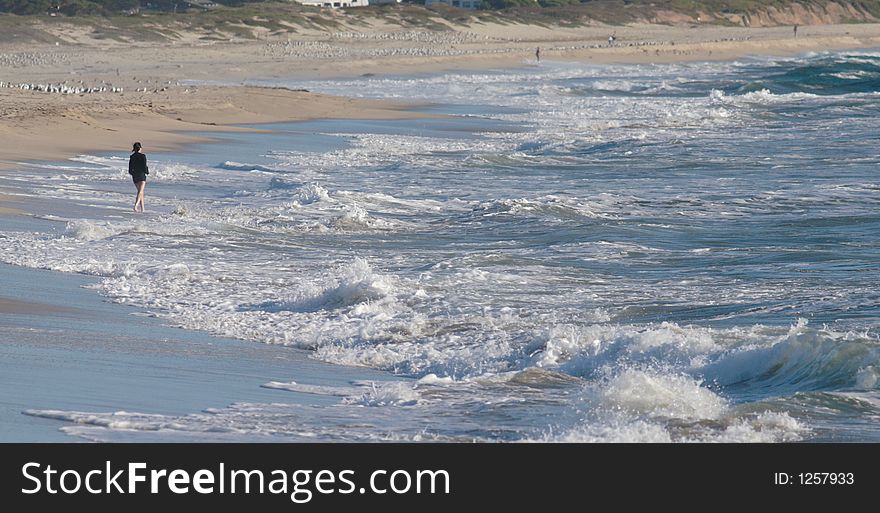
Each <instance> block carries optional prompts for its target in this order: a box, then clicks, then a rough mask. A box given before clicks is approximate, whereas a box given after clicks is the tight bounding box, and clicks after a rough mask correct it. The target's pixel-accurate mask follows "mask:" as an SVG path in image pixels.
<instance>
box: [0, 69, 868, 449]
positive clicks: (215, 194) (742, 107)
mask: <svg viewBox="0 0 880 513" xmlns="http://www.w3.org/2000/svg"><path fill="white" fill-rule="evenodd" d="M271 85H283V86H287V87H291V88H307V89H309V90H312V91H318V92H326V93H331V94H347V95H351V94H355V95H360V96H366V97H378V98H398V99H406V100H410V101H412V100H415V101H424V102H427V103H430V104H431V106H430V107H428V108H426V111H429V112H431V113H446V114H451V115H452V117H450V118H444V119H421V120H408V121H315V122H308V123H297V124H286V125H279V126H278V127H277V131H276V132H275V133H274V134H271V135H265V134H250V135H242V136H238V135H236V136H235V138H234V139H233V138H232V137H233V136H229V137H230V139H229V140H228V141H226V142H224V143H222V144H216V145H210V146H205V147H202V148H197V149H194V150H193V151H191V152H188V153H186V154H179V155H150V162H151V169H152V170H153V175H151V176H152V177H153V180H151V183H150V185H148V205H147V206H148V209H149V210H151V213H150V214H148V215H147V216H133V215H131V214H129V213H128V212H127V210H128V209H129V203H130V202H131V200H132V198H131V196H133V194H132V191H133V188H132V187H131V186H130V183H128V182H127V181H126V175H125V170H124V167H125V162H126V161H125V156H123V155H120V156H107V155H98V156H82V157H80V158H78V159H74V160H72V161H70V162H66V163H56V164H46V165H33V166H22V168H21V169H19V170H18V171H17V172H15V173H13V174H11V175H9V176H5V177H4V179H3V180H2V183H0V185H3V186H5V187H13V188H15V189H16V190H18V191H21V193H23V194H28V195H33V196H35V197H38V198H44V199H45V198H52V199H53V200H54V199H55V198H59V199H62V198H63V203H60V204H58V203H48V204H47V205H46V212H44V214H45V217H47V218H48V219H50V220H52V221H55V222H57V229H56V230H55V231H54V232H51V233H48V234H47V233H30V232H27V231H7V232H4V233H3V234H2V235H0V237H2V239H0V241H2V245H0V246H2V247H0V259H2V260H3V261H5V262H9V263H14V264H17V265H26V266H32V267H41V268H49V269H55V270H61V271H72V272H80V273H87V274H94V275H97V276H99V277H101V281H100V283H99V284H98V285H97V286H96V288H97V289H98V291H99V292H100V293H102V294H104V295H106V296H108V297H110V298H112V299H113V300H114V301H118V302H121V303H125V304H131V305H133V306H137V307H139V308H142V309H146V310H149V311H151V312H154V313H156V314H157V315H159V316H160V317H162V318H163V319H164V320H165V321H166V322H168V323H170V324H172V325H175V326H181V327H184V328H188V329H195V330H203V331H207V332H209V333H214V334H218V335H224V336H232V337H237V338H241V339H244V340H250V341H253V342H255V343H271V344H283V345H290V346H295V347H300V348H306V349H308V350H310V351H311V352H312V353H311V354H312V356H313V357H314V358H317V359H320V360H324V361H327V362H331V363H339V364H348V365H362V366H367V367H373V368H378V369H383V370H388V371H391V372H392V373H394V374H396V375H398V376H401V377H402V378H406V379H401V381H399V382H390V383H387V382H383V383H380V384H374V383H367V382H355V383H352V384H351V386H350V387H321V386H315V384H311V383H302V382H299V381H298V380H297V375H296V368H291V369H290V380H289V381H270V380H268V379H267V382H266V384H265V385H264V386H265V387H268V388H273V389H281V390H292V391H297V392H305V393H313V394H321V395H327V396H329V397H337V398H338V401H337V403H335V404H334V405H333V406H332V407H324V408H317V409H314V408H305V407H298V406H294V405H277V404H271V405H270V404H233V405H230V407H228V408H221V409H217V410H210V411H206V412H193V413H192V414H191V415H188V416H175V417H173V418H172V419H171V420H173V422H166V423H162V424H161V425H162V426H171V425H173V426H178V428H168V427H163V428H162V429H160V430H158V431H159V432H160V433H161V434H162V435H163V436H167V437H168V438H169V439H174V438H175V437H177V436H180V433H181V432H183V431H185V432H187V433H192V432H195V433H198V432H205V433H209V432H216V431H217V430H226V431H228V432H230V433H233V434H234V435H235V436H240V437H241V439H248V440H250V439H254V438H259V437H260V436H263V435H265V434H271V435H272V436H273V437H277V436H281V437H285V436H289V437H291V438H292V439H293V438H296V439H299V438H300V437H302V436H303V434H304V433H305V434H307V435H308V436H312V437H314V438H315V439H322V440H325V439H326V440H400V439H402V440H458V441H461V440H503V441H519V440H550V441H557V440H562V441H670V440H671V441H795V440H815V441H828V440H877V439H878V434H880V430H878V428H877V425H878V424H877V422H876V421H877V419H878V416H880V393H878V390H877V381H878V377H880V343H878V313H880V310H878V306H880V294H878V276H880V275H878V267H880V245H878V242H880V239H878V235H877V234H878V229H880V214H878V206H880V199H878V198H880V181H878V178H877V169H878V164H880V152H878V150H877V147H878V146H877V134H878V133H880V131H878V128H880V122H878V115H880V101H878V100H880V56H878V55H877V54H874V53H870V52H861V53H842V54H815V55H808V56H803V57H799V58H794V59H763V60H757V59H755V60H744V61H739V62H733V63H694V64H674V65H656V66H654V65H645V66H602V67H599V66H584V65H579V64H571V63H541V65H540V66H537V67H532V68H526V69H518V70H497V71H491V72H486V73H449V74H441V75H430V76H415V77H413V76H409V77H384V78H381V77H364V78H360V79H354V80H332V81H317V82H316V81H311V82H296V81H286V82H282V83H280V84H279V83H278V82H273V83H272V84H271ZM129 189H131V190H129ZM31 414H33V415H42V414H45V413H41V412H40V411H32V412H31ZM52 415H53V418H64V419H67V420H71V421H77V422H79V423H81V424H82V427H80V428H78V429H81V430H82V433H80V434H87V435H88V436H89V437H91V438H98V439H101V438H102V437H104V438H106V439H114V436H115V434H114V430H113V429H112V428H108V427H106V424H107V423H106V422H103V423H102V422H101V421H100V420H95V419H101V412H68V413H67V414H59V413H58V412H53V413H52ZM65 415H66V416H65ZM130 420H131V422H130V423H128V425H129V426H134V428H132V429H138V426H140V424H139V423H138V422H139V420H140V419H139V418H137V417H133V418H132V419H130ZM141 428H142V429H143V430H144V431H148V430H149V431H151V436H155V435H156V429H155V424H149V425H147V424H145V425H143V426H141ZM71 432H72V433H73V434H77V433H78V431H77V429H72V430H71ZM129 436H130V433H129ZM233 438H234V437H233Z"/></svg>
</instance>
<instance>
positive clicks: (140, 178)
mask: <svg viewBox="0 0 880 513" xmlns="http://www.w3.org/2000/svg"><path fill="white" fill-rule="evenodd" d="M141 148H142V146H141V143H139V142H136V143H134V144H133V145H132V147H131V157H129V158H128V174H130V175H131V179H132V181H133V182H134V186H135V187H136V188H137V196H135V198H134V211H135V212H143V211H144V187H146V186H147V175H148V174H150V170H149V168H147V156H146V155H144V154H143V153H141ZM138 205H140V210H138Z"/></svg>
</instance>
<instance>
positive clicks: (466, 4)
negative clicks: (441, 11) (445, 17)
mask: <svg viewBox="0 0 880 513" xmlns="http://www.w3.org/2000/svg"><path fill="white" fill-rule="evenodd" d="M481 3H483V0H425V5H435V4H446V5H451V6H452V7H458V8H460V9H479V8H480V4H481Z"/></svg>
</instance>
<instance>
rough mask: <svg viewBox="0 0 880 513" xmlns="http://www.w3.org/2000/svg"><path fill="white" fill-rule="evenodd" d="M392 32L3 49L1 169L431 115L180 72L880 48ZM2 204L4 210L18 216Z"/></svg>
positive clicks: (808, 30) (827, 32)
mask: <svg viewBox="0 0 880 513" xmlns="http://www.w3.org/2000/svg"><path fill="white" fill-rule="evenodd" d="M609 33H613V34H615V35H616V37H617V40H616V41H615V43H614V45H613V46H608V44H607V41H606V40H607V36H608V34H609ZM388 34H400V33H399V31H398V32H393V31H392V32H387V31H383V30H381V29H379V28H365V29H363V31H362V32H358V33H340V34H330V33H325V32H316V33H310V34H302V35H300V34H294V35H292V36H288V38H287V39H280V38H278V39H275V40H265V41H246V42H233V43H217V44H214V43H210V44H209V43H205V42H198V41H196V40H190V41H182V42H181V44H178V43H177V42H172V43H160V44H158V45H152V46H150V47H146V46H144V45H139V44H124V43H119V42H114V41H100V42H97V41H95V40H91V41H85V40H83V41H82V42H79V43H77V44H75V45H74V46H73V47H69V46H67V45H60V46H55V45H53V46H46V45H44V46H39V45H27V46H22V45H14V44H13V45H0V57H8V56H10V55H11V56H15V57H16V59H15V62H16V63H17V64H16V65H15V67H14V73H10V74H7V75H6V76H0V170H2V169H4V168H9V167H11V166H14V165H15V162H18V161H35V160H36V161H50V160H65V159H68V158H71V157H73V156H75V155H79V154H84V153H89V152H107V151H119V152H120V153H127V152H128V149H129V148H130V147H131V143H132V142H133V141H135V140H140V141H142V142H144V145H145V149H146V150H147V151H168V150H174V149H178V148H180V147H182V146H183V145H186V144H192V143H198V142H203V141H205V140H206V138H205V137H204V136H202V135H198V136H197V135H194V132H214V131H216V132H235V131H243V130H254V129H253V128H243V127H237V126H235V125H243V124H261V123H274V122H291V121H303V120H310V119H319V118H324V119H343V118H347V119H367V118H371V119H406V118H413V117H431V115H429V114H423V113H417V112H414V111H412V110H410V109H412V108H414V107H416V105H412V104H407V103H405V102H400V103H398V102H390V101H379V100H366V99H355V98H351V97H334V96H328V95H322V94H316V93H310V92H306V91H291V90H286V89H279V88H274V89H273V88H266V87H252V86H239V85H233V86H213V85H212V86H186V85H181V81H195V82H199V81H204V82H228V83H233V84H234V83H242V82H244V81H246V80H273V79H284V78H288V79H290V78H294V79H303V80H308V79H319V78H341V77H357V76H364V75H368V76H383V75H400V74H415V73H442V72H444V71H449V70H480V69H484V70H485V69H492V68H495V69H497V68H515V67H522V66H534V65H536V64H537V62H536V61H535V49H536V48H538V47H540V48H541V55H542V57H543V58H544V59H546V60H561V61H574V62H584V63H590V64H651V63H654V64H663V63H672V62H699V61H719V60H732V59H737V58H742V57H745V56H781V57H785V56H790V55H797V54H802V53H806V52H810V51H832V50H844V49H857V48H874V47H880V24H859V25H818V26H808V27H802V28H801V31H800V33H799V34H798V36H797V37H792V32H791V29H790V27H771V28H744V27H723V26H711V27H709V26H688V27H682V26H665V25H632V26H623V27H609V26H592V27H579V28H576V29H572V28H553V29H549V28H544V27H535V26H500V25H491V24H489V25H485V26H472V27H467V28H466V29H463V30H462V31H460V32H453V33H449V34H448V33H445V32H444V33H426V34H428V36H426V37H428V38H429V41H428V42H425V41H422V40H419V38H415V39H413V40H406V37H404V36H400V37H402V38H403V39H404V40H402V41H401V40H400V39H395V38H393V37H392V38H387V37H386V36H387V35H388ZM404 34H410V35H409V36H407V37H411V38H412V36H411V33H404ZM69 37H73V38H74V40H75V37H76V36H69ZM80 37H85V36H82V35H81V36H80ZM291 37H294V38H295V39H294V40H293V42H291V41H292V40H291V39H290V38H291ZM71 49H72V50H73V51H71ZM218 69H222V70H223V72H222V73H219V74H218V72H217V70H218ZM11 76H14V79H13V78H11ZM74 79H76V80H74ZM4 84H5V85H4ZM22 84H26V86H25V87H28V88H31V87H35V86H40V87H43V86H46V87H48V86H50V85H53V84H54V85H56V86H57V85H64V86H66V87H71V86H77V87H80V88H92V89H96V90H100V89H101V88H103V89H104V90H103V91H99V92H81V93H76V94H63V93H59V92H44V91H35V90H31V89H22V88H21V87H22ZM114 88H121V89H122V92H114ZM3 203H5V201H2V200H0V208H4V209H6V210H4V211H3V212H4V213H7V214H8V213H14V211H10V210H9V209H8V207H7V206H5V205H4V204H3Z"/></svg>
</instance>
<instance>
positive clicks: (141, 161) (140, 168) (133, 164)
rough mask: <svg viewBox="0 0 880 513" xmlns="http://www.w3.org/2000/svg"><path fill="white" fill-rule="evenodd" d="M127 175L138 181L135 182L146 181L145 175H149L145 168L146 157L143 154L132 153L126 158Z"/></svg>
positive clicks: (148, 170)
mask: <svg viewBox="0 0 880 513" xmlns="http://www.w3.org/2000/svg"><path fill="white" fill-rule="evenodd" d="M128 174H130V175H131V176H132V177H133V178H135V179H138V180H137V181H143V180H146V179H147V175H148V174H150V169H149V168H147V156H146V155H144V154H143V153H132V154H131V157H129V158H128Z"/></svg>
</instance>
